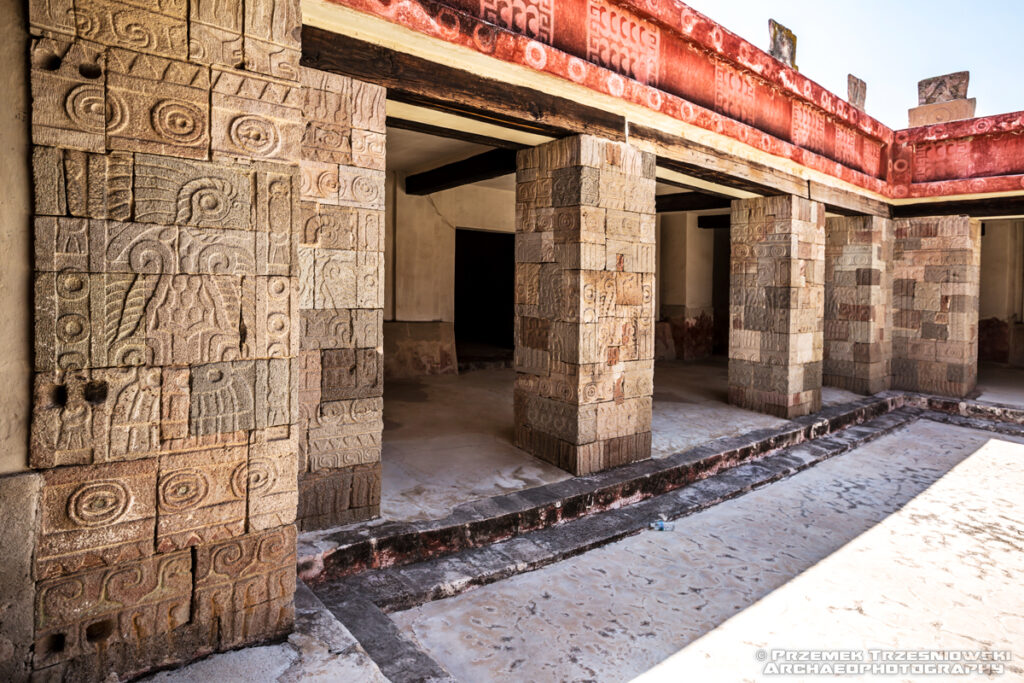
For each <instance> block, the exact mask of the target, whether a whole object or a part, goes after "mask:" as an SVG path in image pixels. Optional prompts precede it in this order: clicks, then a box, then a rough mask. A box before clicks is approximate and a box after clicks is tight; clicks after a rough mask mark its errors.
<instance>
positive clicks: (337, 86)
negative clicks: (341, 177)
mask: <svg viewBox="0 0 1024 683" xmlns="http://www.w3.org/2000/svg"><path fill="white" fill-rule="evenodd" d="M300 75H301V80H302V86H303V91H304V93H305V102H304V106H303V108H302V115H303V119H304V120H305V122H306V130H305V134H304V135H303V137H302V158H303V159H309V160H311V161H324V162H329V163H334V164H350V163H351V162H352V147H351V138H352V136H351V126H352V79H350V78H347V77H345V76H341V75H338V74H333V73H328V72H326V71H318V70H316V69H307V68H302V69H301V74H300Z"/></svg>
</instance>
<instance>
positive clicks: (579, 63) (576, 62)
mask: <svg viewBox="0 0 1024 683" xmlns="http://www.w3.org/2000/svg"><path fill="white" fill-rule="evenodd" d="M586 77H587V67H586V65H585V64H584V63H583V60H582V59H579V58H578V57H570V58H569V78H571V79H572V80H574V81H576V82H577V83H580V82H582V81H583V79H584V78H586Z"/></svg>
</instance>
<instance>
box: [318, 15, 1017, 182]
mask: <svg viewBox="0 0 1024 683" xmlns="http://www.w3.org/2000/svg"><path fill="white" fill-rule="evenodd" d="M331 1H332V2H335V3H337V4H341V5H345V6H348V7H351V8H353V9H356V10H359V11H363V12H367V13H369V14H373V15H376V16H379V17H381V18H384V19H386V20H389V21H392V22H394V23H397V24H400V25H402V26H405V27H408V28H411V29H414V30H416V31H419V32H421V33H424V34H426V35H428V36H431V37H434V38H438V39H441V40H444V41H447V42H449V43H453V44H457V45H461V46H464V47H468V48H470V49H473V50H476V51H478V52H480V53H483V54H486V55H489V56H491V57H494V58H496V59H500V60H502V61H506V62H510V63H513V64H519V65H522V66H526V67H529V68H532V69H535V70H538V71H543V72H546V73H549V74H552V75H554V76H557V77H559V78H564V79H566V80H568V81H571V82H574V83H578V84H580V85H583V86H586V87H588V88H591V89H592V90H595V91H597V92H600V93H604V94H607V95H611V96H613V97H617V98H621V99H623V100H625V101H628V102H631V103H634V104H638V105H640V106H644V107H647V108H649V109H651V110H654V111H657V112H660V113H663V114H666V115H668V116H671V117H673V118H676V119H678V120H680V121H683V122H686V123H688V124H692V125H695V126H697V127H700V128H703V129H705V130H709V131H712V132H715V133H719V134H721V135H724V136H727V137H730V138H733V139H735V140H739V141H740V142H743V143H745V144H747V145H750V146H751V147H753V148H755V149H758V150H761V151H763V152H766V153H768V154H771V155H774V156H778V157H781V158H785V159H790V160H792V161H794V162H796V163H798V164H801V165H803V166H805V167H807V168H809V169H813V170H816V171H820V172H822V173H825V174H827V175H830V176H833V177H836V178H839V179H841V180H844V181H847V182H849V183H851V184H853V185H856V186H859V187H861V188H863V189H865V190H869V191H872V192H876V193H879V194H882V195H885V196H889V197H897V198H898V197H926V196H942V195H947V194H973V193H980V192H1004V191H1011V190H1015V191H1020V190H1021V189H1024V183H1022V180H1024V178H1022V174H1024V146H1022V142H1021V141H1022V139H1024V138H1022V128H1024V123H1022V121H1024V119H1022V115H1021V114H1009V115H1002V116H997V117H986V118H982V119H972V120H970V121H962V122H954V123H948V124H944V125H943V126H928V127H925V128H919V129H910V130H905V131H898V132H894V131H892V130H890V129H889V128H887V127H885V126H883V125H882V124H881V123H879V122H878V121H876V120H875V119H873V118H871V117H870V116H868V115H867V114H865V113H864V112H861V111H860V110H857V109H855V108H854V107H851V106H850V105H849V104H847V103H846V102H845V101H843V100H842V99H840V98H839V97H837V96H836V95H834V94H832V93H830V92H828V91H827V90H825V89H824V88H822V87H821V86H819V85H818V84H816V83H814V82H813V81H811V80H810V79H808V78H807V77H805V76H803V75H801V74H800V73H798V72H796V71H794V70H793V69H791V68H789V67H787V66H785V65H783V64H782V63H781V62H779V61H777V60H775V59H774V58H772V57H770V56H769V55H768V54H767V53H765V52H763V51H762V50H760V49H758V48H756V47H755V46H754V45H752V44H751V43H749V42H747V41H745V40H743V39H742V38H740V37H739V36H737V35H735V34H734V33H731V32H730V31H728V30H726V29H724V28H723V27H721V26H720V25H719V24H717V23H715V22H714V21H712V20H710V19H708V18H707V17H705V16H704V15H702V14H700V13H699V12H696V11H694V10H693V9H691V8H690V7H688V6H686V5H684V4H682V3H680V2H675V1H673V0H669V1H657V0H614V1H613V0H558V2H555V0H446V1H445V2H440V1H437V0H331Z"/></svg>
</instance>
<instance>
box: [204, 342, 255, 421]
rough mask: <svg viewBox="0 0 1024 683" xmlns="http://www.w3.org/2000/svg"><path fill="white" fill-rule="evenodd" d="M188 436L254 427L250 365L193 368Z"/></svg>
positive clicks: (214, 365) (237, 362)
mask: <svg viewBox="0 0 1024 683" xmlns="http://www.w3.org/2000/svg"><path fill="white" fill-rule="evenodd" d="M191 383H192V384H191V387H190V392H191V412H190V414H189V434H191V435H194V436H202V435H205V434H219V433H230V432H237V431H243V430H249V429H253V428H255V426H256V417H255V397H254V391H255V386H256V368H255V365H254V363H253V361H233V362H229V363H210V364H208V365H201V366H194V367H193V368H192V373H191Z"/></svg>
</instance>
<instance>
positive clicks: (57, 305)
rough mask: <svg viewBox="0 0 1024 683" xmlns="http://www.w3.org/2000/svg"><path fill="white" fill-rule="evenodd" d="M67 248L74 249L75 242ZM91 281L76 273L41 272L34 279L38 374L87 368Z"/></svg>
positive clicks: (86, 276) (36, 364)
mask: <svg viewBox="0 0 1024 683" xmlns="http://www.w3.org/2000/svg"><path fill="white" fill-rule="evenodd" d="M68 248H77V243H76V244H75V245H74V246H69V247H68ZM89 290H90V278H89V276H88V275H86V274H84V273H81V272H77V271H64V272H59V273H52V272H51V273H40V274H38V275H36V280H35V305H36V319H35V367H36V370H37V371H46V370H80V369H82V368H86V367H88V366H89V340H90V313H89Z"/></svg>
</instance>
